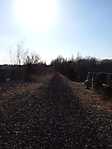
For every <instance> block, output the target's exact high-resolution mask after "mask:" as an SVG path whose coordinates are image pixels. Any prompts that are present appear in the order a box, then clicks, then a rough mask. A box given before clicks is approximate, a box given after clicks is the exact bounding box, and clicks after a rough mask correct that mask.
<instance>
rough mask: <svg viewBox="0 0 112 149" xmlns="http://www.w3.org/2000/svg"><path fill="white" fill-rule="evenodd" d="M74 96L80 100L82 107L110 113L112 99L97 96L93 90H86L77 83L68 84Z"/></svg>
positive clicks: (100, 95)
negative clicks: (90, 107)
mask: <svg viewBox="0 0 112 149" xmlns="http://www.w3.org/2000/svg"><path fill="white" fill-rule="evenodd" d="M70 85H71V87H72V89H73V92H74V94H75V95H77V96H78V97H79V98H80V101H81V103H82V104H83V105H84V106H92V107H96V108H97V109H98V110H104V111H108V112H112V97H110V98H109V97H107V96H103V95H102V94H98V93H97V92H96V91H95V90H93V89H86V87H85V86H84V85H83V84H81V83H78V82H70Z"/></svg>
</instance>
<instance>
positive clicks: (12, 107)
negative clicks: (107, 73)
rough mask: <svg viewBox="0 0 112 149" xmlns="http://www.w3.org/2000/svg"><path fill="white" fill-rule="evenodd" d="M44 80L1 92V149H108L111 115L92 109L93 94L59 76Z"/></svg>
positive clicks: (111, 144) (48, 77) (111, 123)
mask: <svg viewBox="0 0 112 149" xmlns="http://www.w3.org/2000/svg"><path fill="white" fill-rule="evenodd" d="M43 77H44V78H43ZM43 77H42V78H41V79H39V81H38V82H36V83H32V84H30V83H29V84H20V85H19V84H18V85H15V86H12V87H9V88H7V89H8V90H7V91H6V90H1V91H0V93H1V98H0V100H1V101H0V118H1V119H0V148H1V149H2V148H3V149H14V148H15V149H20V148H21V149H36V148H37V149H47V148H48V149H52V148H53V149H75V148H76V149H102V148H107V149H108V148H111V147H112V134H111V132H112V127H111V125H112V116H111V114H109V112H108V113H104V112H102V111H97V109H92V108H91V106H90V103H91V104H93V103H95V102H94V101H92V97H93V96H95V97H96V94H94V92H93V91H89V90H86V89H84V88H83V86H82V85H80V84H79V83H75V82H74V83H73V82H70V81H69V80H68V79H66V78H65V77H64V76H62V75H60V74H59V73H55V74H52V75H51V74H50V75H48V76H43ZM90 95H91V96H90ZM79 97H80V98H79ZM90 97H91V98H90ZM95 97H94V98H95ZM86 98H87V99H86ZM93 100H94V99H93ZM96 102H97V103H98V99H97V100H96ZM99 103H101V101H99ZM86 105H89V106H88V108H87V109H86V108H83V107H86ZM94 105H95V104H94Z"/></svg>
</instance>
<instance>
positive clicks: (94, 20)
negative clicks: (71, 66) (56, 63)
mask: <svg viewBox="0 0 112 149" xmlns="http://www.w3.org/2000/svg"><path fill="white" fill-rule="evenodd" d="M56 4H57V7H56V13H57V18H56V20H55V19H54V20H55V22H54V23H53V24H52V26H50V28H49V30H48V31H47V32H38V31H34V30H33V31H32V30H30V29H26V28H25V26H23V24H22V22H19V21H18V18H17V17H16V16H15V12H14V7H13V6H14V0H10V1H9V0H0V53H1V54H0V63H8V62H10V58H9V57H10V56H9V55H10V54H9V51H10V50H11V51H12V53H14V52H15V50H16V45H17V44H18V43H19V42H21V41H24V48H29V49H31V50H32V51H35V52H37V53H38V54H39V55H40V56H41V57H42V59H44V60H47V61H50V60H51V59H53V58H55V57H56V56H58V55H63V56H64V57H71V56H72V55H74V56H76V55H77V52H79V53H80V55H82V56H84V57H85V56H93V57H97V58H111V56H112V1H111V0H56Z"/></svg>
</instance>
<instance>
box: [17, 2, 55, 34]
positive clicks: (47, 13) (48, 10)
mask: <svg viewBox="0 0 112 149" xmlns="http://www.w3.org/2000/svg"><path fill="white" fill-rule="evenodd" d="M14 8H15V15H16V18H17V20H18V21H19V23H20V24H21V25H23V26H24V27H25V28H28V29H31V30H32V31H40V32H44V31H47V30H48V29H49V27H50V26H51V25H52V24H53V23H54V20H55V17H56V0H14Z"/></svg>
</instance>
